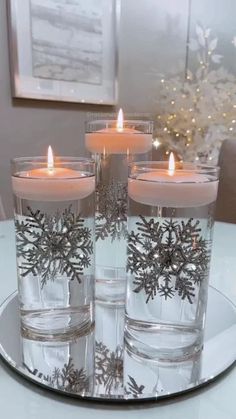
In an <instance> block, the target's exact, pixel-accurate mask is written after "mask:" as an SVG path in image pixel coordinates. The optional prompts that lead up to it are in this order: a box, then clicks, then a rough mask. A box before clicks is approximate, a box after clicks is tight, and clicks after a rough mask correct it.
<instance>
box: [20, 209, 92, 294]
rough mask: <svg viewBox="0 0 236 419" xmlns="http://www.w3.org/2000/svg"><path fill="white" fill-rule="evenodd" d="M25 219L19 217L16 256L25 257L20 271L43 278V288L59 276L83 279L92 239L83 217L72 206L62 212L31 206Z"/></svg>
mask: <svg viewBox="0 0 236 419" xmlns="http://www.w3.org/2000/svg"><path fill="white" fill-rule="evenodd" d="M28 213H29V215H28V216H27V217H26V218H25V219H24V220H19V219H16V221H15V229H16V246H17V256H18V257H19V258H21V259H22V263H21V265H20V266H19V269H20V274H21V275H22V277H26V276H27V275H29V274H33V275H34V276H40V277H41V287H42V288H43V287H44V286H45V285H46V283H47V281H49V280H52V281H54V280H55V279H56V277H58V276H59V275H64V274H65V275H66V276H67V277H68V278H69V279H71V280H74V279H76V280H77V281H78V282H79V283H80V282H81V275H82V274H83V271H84V269H85V268H88V267H89V266H90V265H91V255H92V254H93V241H92V232H91V230H90V229H89V228H88V227H86V226H85V225H84V219H83V218H82V217H81V216H80V215H75V214H74V213H73V212H72V211H71V207H69V208H68V209H65V211H64V212H63V213H62V214H60V213H56V214H55V215H48V214H44V213H42V212H40V211H39V210H37V211H33V210H32V209H31V208H30V207H28Z"/></svg>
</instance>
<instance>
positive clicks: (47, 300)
mask: <svg viewBox="0 0 236 419" xmlns="http://www.w3.org/2000/svg"><path fill="white" fill-rule="evenodd" d="M12 188H13V195H14V211H15V232H16V252H17V273H18V297H19V304H20V314H21V325H22V331H23V335H24V336H26V337H28V338H29V339H33V338H35V339H41V340H44V339H45V340H49V339H63V338H64V339H66V338H69V337H70V338H71V337H72V336H74V337H77V336H81V335H84V334H86V333H88V332H89V331H90V330H91V329H92V328H93V326H94V243H93V241H94V190H95V172H94V162H93V161H92V160H90V159H80V158H72V157H71V158H70V157H69V158H68V157H61V158H60V160H58V161H57V160H55V162H54V165H53V167H52V166H48V165H47V162H46V159H45V158H43V157H36V158H16V159H14V160H13V161H12Z"/></svg>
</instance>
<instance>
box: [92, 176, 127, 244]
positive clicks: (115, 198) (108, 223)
mask: <svg viewBox="0 0 236 419" xmlns="http://www.w3.org/2000/svg"><path fill="white" fill-rule="evenodd" d="M96 195H97V214H96V240H99V239H100V240H104V239H105V238H107V237H111V240H112V241H114V240H116V239H118V240H120V239H121V238H122V237H123V238H126V237H127V230H126V228H127V227H126V226H127V224H126V222H127V185H126V184H123V183H121V182H115V181H114V180H113V181H111V182H110V183H109V184H108V185H103V184H100V185H98V187H97V194H96Z"/></svg>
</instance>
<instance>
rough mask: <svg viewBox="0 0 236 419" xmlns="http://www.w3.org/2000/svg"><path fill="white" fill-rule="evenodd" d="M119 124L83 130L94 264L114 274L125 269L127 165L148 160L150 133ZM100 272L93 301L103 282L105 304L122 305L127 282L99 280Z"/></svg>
mask: <svg viewBox="0 0 236 419" xmlns="http://www.w3.org/2000/svg"><path fill="white" fill-rule="evenodd" d="M120 124H121V125H119V121H116V120H94V121H91V122H89V123H88V124H87V127H86V148H87V150H88V151H90V153H91V154H92V156H93V158H94V160H95V162H96V212H95V225H96V227H95V237H96V245H95V246H96V252H95V253H96V263H95V264H96V267H97V265H100V267H101V266H104V268H106V267H107V266H109V267H110V268H111V269H113V270H115V271H116V272H118V271H122V270H124V269H126V244H127V182H128V165H129V163H131V162H132V161H134V160H137V159H141V160H149V159H150V152H151V149H152V132H153V123H152V122H150V121H139V120H124V121H122V122H120ZM100 271H101V269H99V270H97V269H96V298H97V299H98V300H99V299H100V297H99V295H101V293H100V288H101V287H100V280H101V279H102V287H103V289H104V296H105V295H107V296H109V298H108V302H116V303H123V304H124V300H125V286H126V280H125V279H124V280H121V277H120V276H119V277H118V278H117V279H118V281H117V286H115V284H114V275H112V276H111V277H110V278H108V277H107V276H106V275H105V276H104V275H103V276H102V277H101V275H100ZM97 272H98V275H97ZM105 287H107V288H108V289H107V291H106V290H105ZM97 291H98V292H97ZM103 299H104V298H103Z"/></svg>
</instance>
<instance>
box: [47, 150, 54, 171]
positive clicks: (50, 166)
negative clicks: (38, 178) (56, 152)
mask: <svg viewBox="0 0 236 419" xmlns="http://www.w3.org/2000/svg"><path fill="white" fill-rule="evenodd" d="M53 169H54V157H53V151H52V147H51V146H49V147H48V171H49V172H50V173H51V172H52V171H53Z"/></svg>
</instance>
